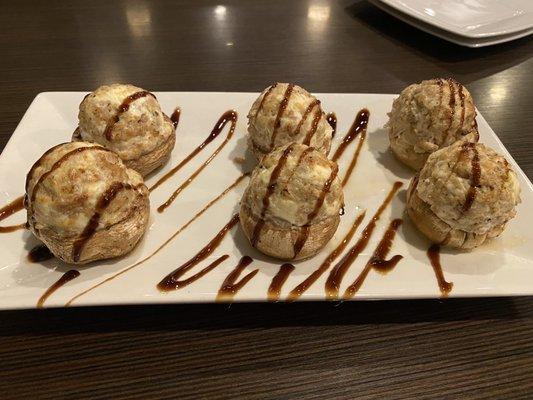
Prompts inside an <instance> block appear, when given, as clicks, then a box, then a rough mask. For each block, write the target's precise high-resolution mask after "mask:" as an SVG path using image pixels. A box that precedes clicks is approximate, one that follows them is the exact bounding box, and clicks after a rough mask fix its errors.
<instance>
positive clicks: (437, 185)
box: [407, 142, 520, 248]
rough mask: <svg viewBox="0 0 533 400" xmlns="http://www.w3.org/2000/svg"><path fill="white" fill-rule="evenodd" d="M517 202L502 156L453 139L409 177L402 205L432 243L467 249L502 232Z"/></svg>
mask: <svg viewBox="0 0 533 400" xmlns="http://www.w3.org/2000/svg"><path fill="white" fill-rule="evenodd" d="M519 203H520V185H519V183H518V179H517V176H516V173H515V172H514V171H513V170H512V168H511V167H510V165H509V163H508V162H507V160H506V159H505V158H504V157H503V156H501V155H499V154H497V153H496V152H495V151H494V150H492V149H491V148H489V147H487V146H485V145H483V144H481V143H461V142H458V143H455V144H453V145H452V146H449V147H446V148H444V149H441V150H438V151H436V152H435V153H433V154H432V155H430V156H429V158H428V160H427V162H426V164H425V165H424V168H422V170H421V171H420V173H419V175H417V176H416V177H415V178H413V181H412V183H411V188H410V190H409V191H408V207H407V208H408V211H409V213H410V214H412V215H411V216H412V217H413V220H414V222H415V224H416V225H417V226H419V228H420V230H421V231H423V232H424V233H425V234H426V235H427V236H429V237H430V238H431V239H433V240H434V241H436V242H445V243H444V244H448V245H449V246H450V247H460V248H472V247H475V246H478V245H480V244H481V243H483V242H484V241H485V239H486V238H490V237H494V236H497V235H499V234H500V233H501V232H503V230H504V228H505V224H506V223H507V222H508V221H509V220H510V219H512V218H513V217H514V216H515V215H516V206H517V205H518V204H519ZM432 231H433V232H432ZM447 242H448V243H447Z"/></svg>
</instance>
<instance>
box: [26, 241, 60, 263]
mask: <svg viewBox="0 0 533 400" xmlns="http://www.w3.org/2000/svg"><path fill="white" fill-rule="evenodd" d="M51 258H54V255H53V254H52V252H51V251H50V249H49V248H48V247H46V246H45V245H44V244H40V245H37V246H35V247H34V248H33V249H31V250H30V252H29V253H28V261H29V262H32V263H38V262H42V261H46V260H50V259H51Z"/></svg>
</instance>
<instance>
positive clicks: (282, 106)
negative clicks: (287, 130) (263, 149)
mask: <svg viewBox="0 0 533 400" xmlns="http://www.w3.org/2000/svg"><path fill="white" fill-rule="evenodd" d="M293 88H294V84H292V83H289V85H288V86H287V89H286V90H285V94H284V95H283V99H282V100H281V101H280V103H279V108H278V113H277V114H276V119H275V120H274V129H273V131H272V138H271V139H270V150H273V149H274V147H275V145H276V136H277V133H278V129H279V126H280V125H281V117H282V116H283V113H284V112H285V109H286V108H287V105H288V104H289V99H290V97H291V93H292V89H293Z"/></svg>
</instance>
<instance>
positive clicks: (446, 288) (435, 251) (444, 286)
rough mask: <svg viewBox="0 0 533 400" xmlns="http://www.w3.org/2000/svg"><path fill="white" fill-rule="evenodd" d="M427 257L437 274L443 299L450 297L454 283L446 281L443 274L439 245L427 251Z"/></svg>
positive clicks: (432, 246)
mask: <svg viewBox="0 0 533 400" xmlns="http://www.w3.org/2000/svg"><path fill="white" fill-rule="evenodd" d="M427 256H428V258H429V261H430V262H431V266H432V267H433V271H434V272H435V277H436V278H437V283H438V285H439V289H440V292H441V294H442V297H448V295H449V294H450V292H451V291H452V289H453V282H448V281H446V278H444V273H443V272H442V265H441V264H440V246H439V245H438V244H434V245H431V246H430V247H429V249H428V251H427Z"/></svg>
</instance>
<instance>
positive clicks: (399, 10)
mask: <svg viewBox="0 0 533 400" xmlns="http://www.w3.org/2000/svg"><path fill="white" fill-rule="evenodd" d="M370 1H371V2H372V4H374V5H375V6H377V7H378V8H380V9H382V10H383V11H385V12H387V13H389V14H391V15H392V16H394V17H396V18H398V19H399V20H401V21H403V22H405V23H407V24H410V25H412V26H414V27H415V28H418V29H420V30H422V31H424V32H427V33H429V34H431V35H434V36H437V37H439V38H441V39H444V40H447V41H449V42H452V43H455V44H458V45H460V46H466V47H471V48H478V47H486V46H492V45H496V44H500V43H506V42H510V41H513V40H516V39H520V38H523V37H526V36H529V35H531V34H532V33H533V28H531V26H532V25H533V21H531V22H530V24H529V25H527V26H529V28H525V29H519V30H501V32H508V33H501V34H498V35H471V34H470V33H469V31H465V32H463V33H459V32H462V30H458V29H450V28H446V27H445V24H439V23H436V21H434V20H433V19H431V18H427V16H425V17H424V18H422V17H421V15H419V14H418V13H414V12H408V11H407V9H404V8H403V7H399V4H398V3H396V2H394V1H384V0H370ZM393 5H394V6H393ZM528 15H529V17H528V18H529V19H533V14H532V13H529V14H528Z"/></svg>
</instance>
